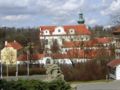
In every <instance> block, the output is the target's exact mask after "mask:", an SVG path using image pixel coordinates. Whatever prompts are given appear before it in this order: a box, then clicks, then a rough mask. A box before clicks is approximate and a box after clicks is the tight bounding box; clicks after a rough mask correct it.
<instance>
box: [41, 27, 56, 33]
mask: <svg viewBox="0 0 120 90" xmlns="http://www.w3.org/2000/svg"><path fill="white" fill-rule="evenodd" d="M55 27H56V26H40V28H41V30H42V31H43V30H49V31H50V33H52V32H53V31H54V30H55Z"/></svg>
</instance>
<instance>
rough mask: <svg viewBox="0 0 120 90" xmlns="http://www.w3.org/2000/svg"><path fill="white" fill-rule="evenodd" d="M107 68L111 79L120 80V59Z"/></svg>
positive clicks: (111, 62) (113, 61)
mask: <svg viewBox="0 0 120 90" xmlns="http://www.w3.org/2000/svg"><path fill="white" fill-rule="evenodd" d="M107 66H108V71H109V74H108V76H109V79H115V80H120V59H116V60H112V61H110V62H109V63H108V64H107Z"/></svg>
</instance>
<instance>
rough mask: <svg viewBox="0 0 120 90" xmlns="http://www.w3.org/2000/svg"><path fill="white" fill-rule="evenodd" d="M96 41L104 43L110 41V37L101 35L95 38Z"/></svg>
mask: <svg viewBox="0 0 120 90" xmlns="http://www.w3.org/2000/svg"><path fill="white" fill-rule="evenodd" d="M95 39H96V40H97V42H98V43H101V44H104V43H109V42H111V38H109V37H102V38H95Z"/></svg>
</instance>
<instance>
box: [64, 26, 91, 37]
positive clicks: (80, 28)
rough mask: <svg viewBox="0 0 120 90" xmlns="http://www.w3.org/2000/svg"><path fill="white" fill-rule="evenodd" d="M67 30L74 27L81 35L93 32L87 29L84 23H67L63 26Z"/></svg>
mask: <svg viewBox="0 0 120 90" xmlns="http://www.w3.org/2000/svg"><path fill="white" fill-rule="evenodd" d="M63 27H64V29H65V31H66V32H68V30H69V29H74V30H75V32H76V34H80V35H90V34H91V32H90V31H89V30H88V29H87V27H86V26H85V25H84V24H81V25H66V26H63Z"/></svg>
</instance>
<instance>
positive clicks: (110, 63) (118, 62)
mask: <svg viewBox="0 0 120 90" xmlns="http://www.w3.org/2000/svg"><path fill="white" fill-rule="evenodd" d="M118 65H120V59H116V60H112V61H110V62H109V63H108V64H107V66H110V67H113V68H115V67H116V66H118Z"/></svg>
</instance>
